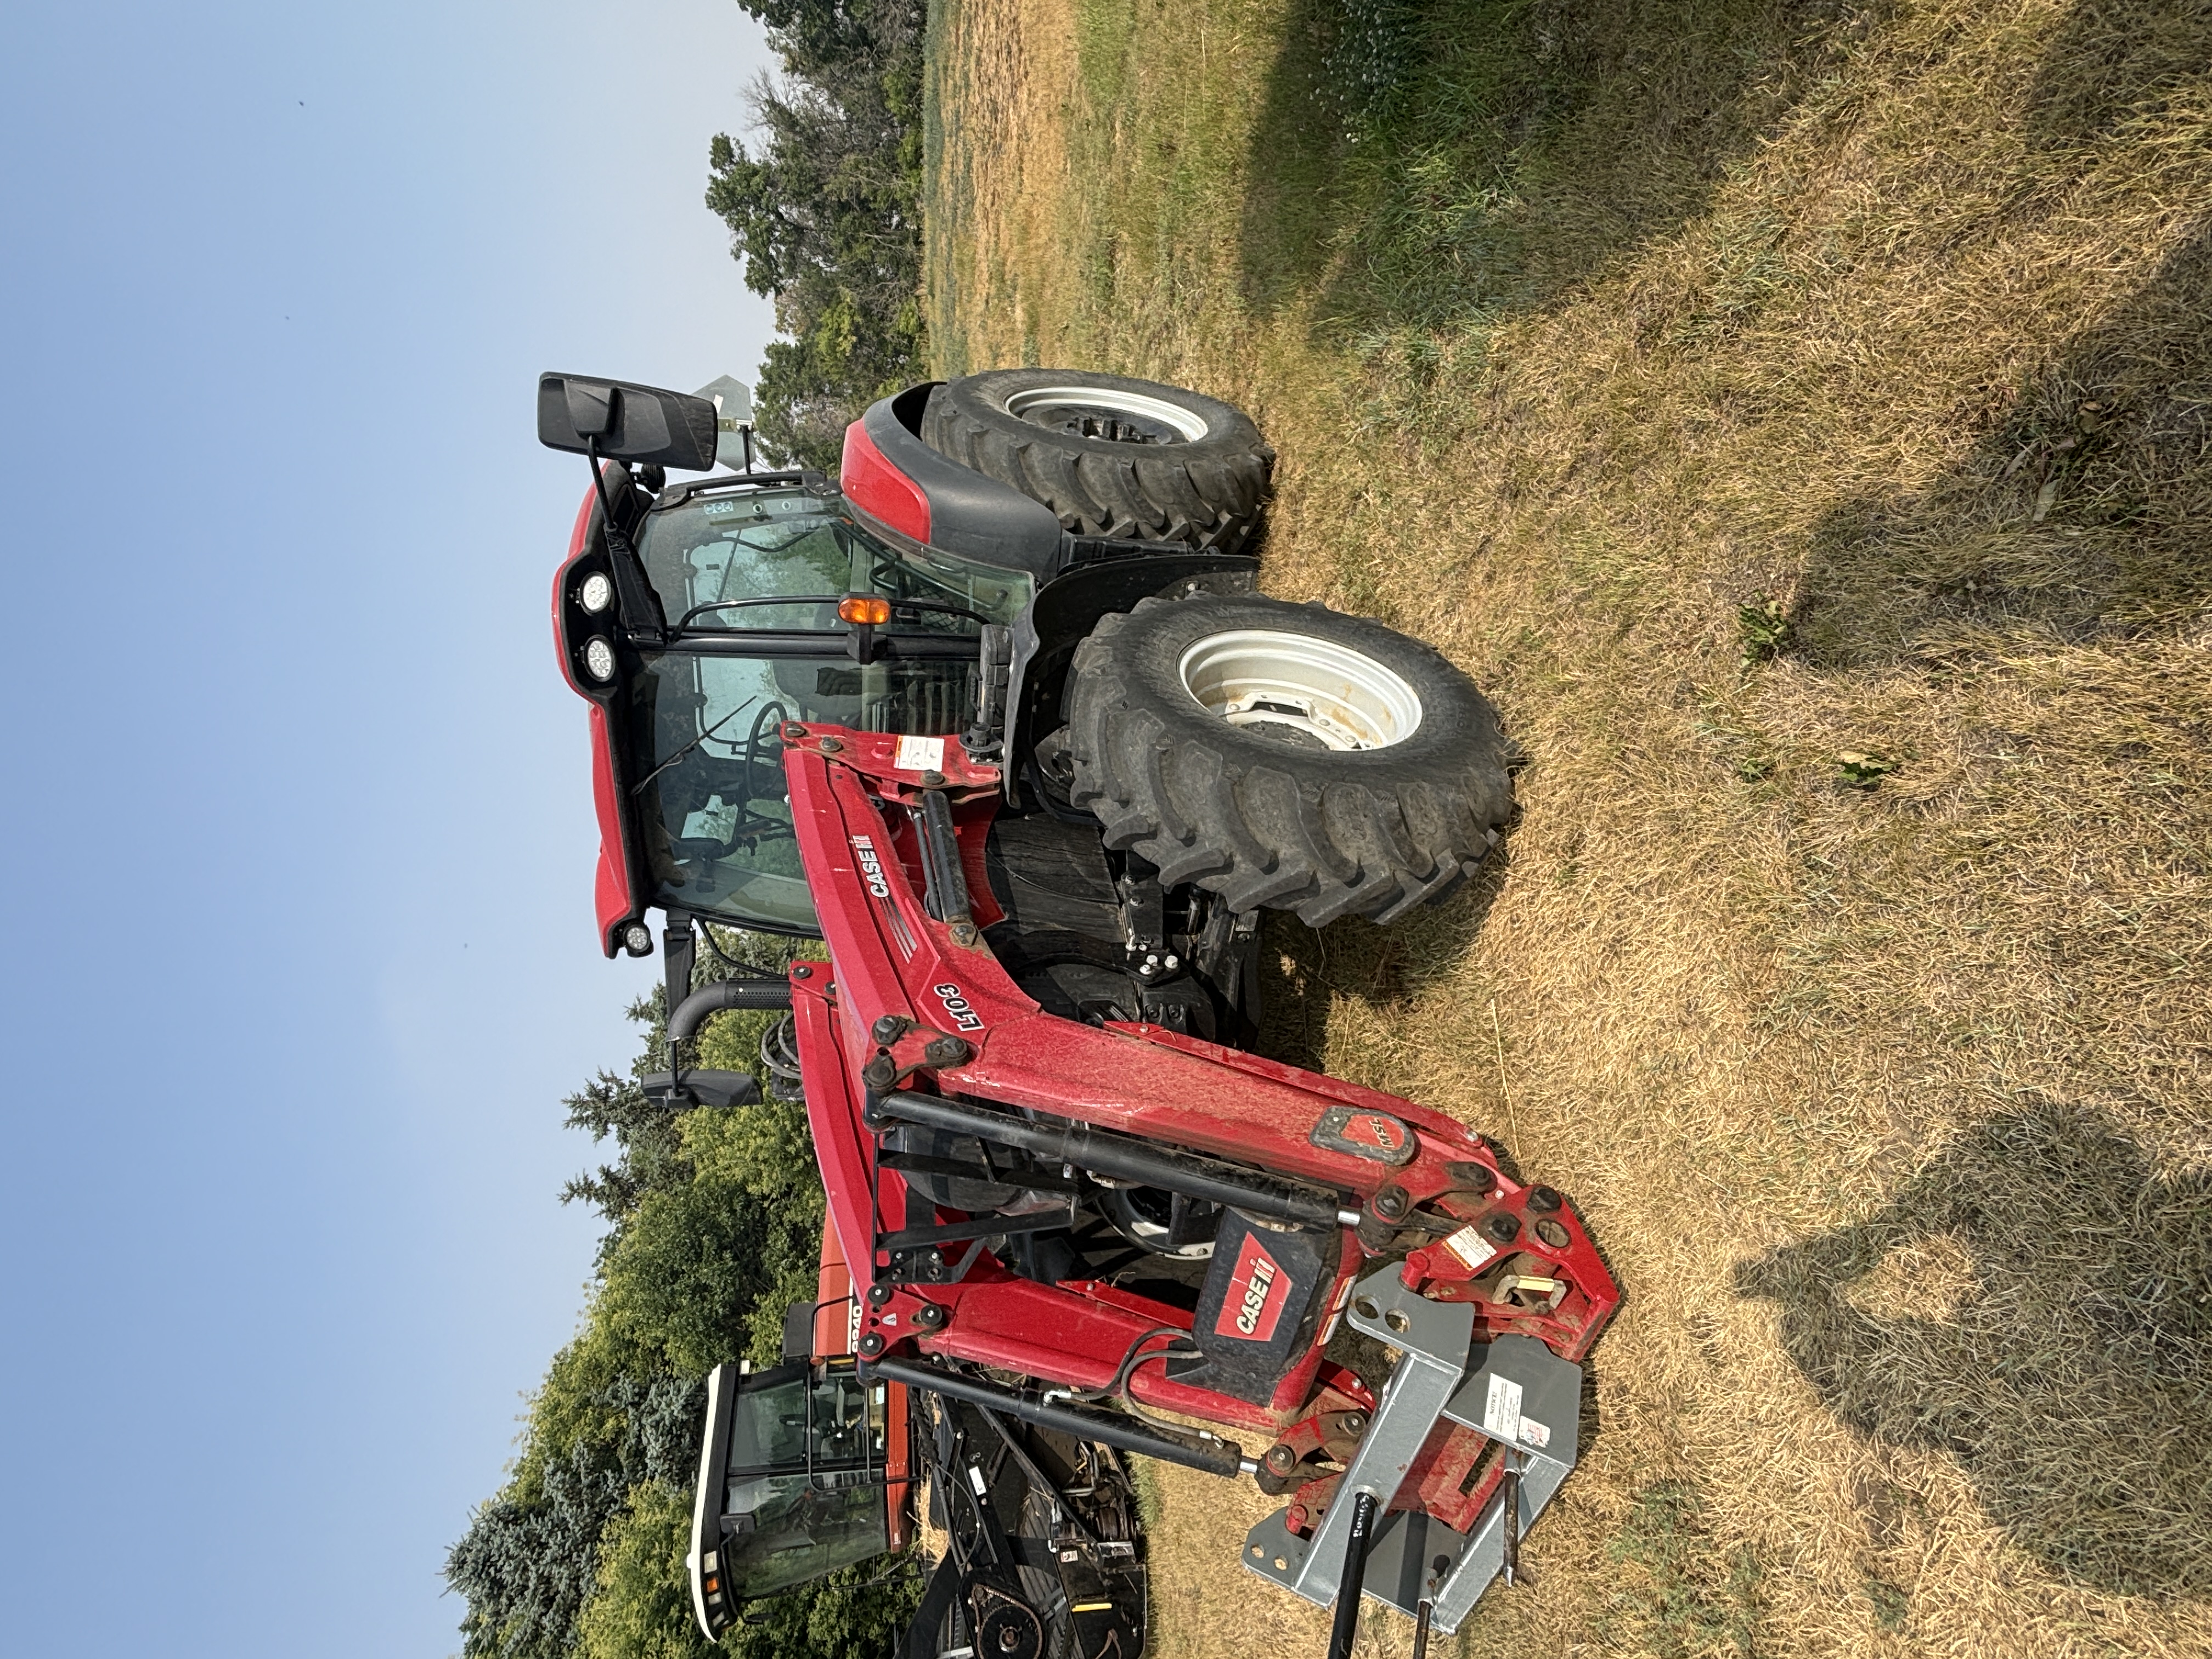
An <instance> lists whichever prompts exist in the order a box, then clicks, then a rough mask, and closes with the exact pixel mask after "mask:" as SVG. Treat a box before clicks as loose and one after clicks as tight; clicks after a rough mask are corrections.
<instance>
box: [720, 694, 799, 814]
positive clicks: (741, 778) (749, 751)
mask: <svg viewBox="0 0 2212 1659" xmlns="http://www.w3.org/2000/svg"><path fill="white" fill-rule="evenodd" d="M771 714H772V715H774V716H775V730H776V733H777V735H776V737H775V739H774V741H775V744H776V746H777V747H778V748H781V747H782V746H783V737H782V732H783V723H784V722H785V721H786V720H789V719H790V718H791V711H790V710H789V709H788V708H785V707H784V706H783V705H782V704H781V703H780V702H766V703H763V704H762V705H761V709H760V713H758V714H755V715H754V716H753V724H752V730H750V732H746V733H745V747H744V755H743V757H741V759H740V760H739V762H738V787H737V795H738V799H737V803H736V805H737V809H738V827H737V829H735V830H733V831H732V833H731V836H730V840H731V842H732V843H733V844H734V843H735V842H737V841H738V838H739V837H740V836H743V835H744V832H745V830H746V829H747V828H748V825H747V823H746V820H747V819H749V818H752V817H759V816H760V815H759V814H757V813H755V812H754V811H752V810H751V801H752V788H753V763H754V761H755V759H756V758H757V757H758V756H759V754H760V751H761V728H762V727H763V726H766V725H767V724H768V723H769V716H770V715H771ZM762 826H763V827H762V829H761V830H759V831H757V832H756V835H755V837H754V838H755V839H756V840H757V839H759V837H760V836H761V835H768V836H771V837H773V836H774V834H775V831H776V830H779V829H781V830H782V831H783V832H784V833H785V834H786V835H788V834H790V833H791V829H790V826H789V825H788V824H781V823H776V822H775V819H773V818H765V817H763V818H762Z"/></svg>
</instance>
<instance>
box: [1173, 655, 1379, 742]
mask: <svg viewBox="0 0 2212 1659" xmlns="http://www.w3.org/2000/svg"><path fill="white" fill-rule="evenodd" d="M1177 671H1178V672H1179V673H1180V674H1181V676H1182V684H1183V689H1184V690H1187V691H1188V692H1189V693H1190V695H1191V696H1192V697H1194V699H1195V700H1196V701H1197V702H1198V703H1199V704H1200V707H1202V708H1208V709H1211V710H1212V712H1213V713H1214V714H1218V715H1219V716H1220V717H1221V718H1222V719H1223V720H1226V721H1228V722H1229V724H1230V725H1231V726H1242V727H1243V728H1244V729H1245V730H1247V731H1249V732H1252V733H1253V734H1254V735H1255V736H1258V737H1264V738H1269V739H1271V740H1272V741H1274V742H1277V743H1280V744H1284V745H1285V746H1286V747H1293V748H1300V749H1331V750H1358V749H1387V748H1389V747H1390V745H1391V744H1396V743H1403V742H1404V741H1405V740H1406V739H1407V738H1409V737H1411V736H1412V735H1413V732H1414V731H1415V730H1416V729H1417V728H1418V727H1419V726H1420V723H1421V699H1420V696H1419V693H1418V692H1416V691H1415V690H1413V687H1412V686H1411V685H1409V684H1407V683H1406V681H1405V679H1404V678H1403V677H1401V675H1400V674H1399V673H1398V672H1397V671H1395V669H1392V668H1391V667H1389V665H1387V664H1384V663H1382V662H1378V661H1377V660H1376V659H1374V658H1372V657H1370V656H1368V655H1367V654H1366V653H1364V652H1360V651H1355V650H1352V648H1351V647H1347V646H1342V645H1339V644H1337V643H1336V642H1335V641H1333V640H1321V639H1314V638H1311V637H1310V636H1309V635H1303V634H1287V633H1281V632H1278V631H1276V630H1274V629H1257V628H1244V629H1233V630H1231V631H1230V632H1227V633H1222V634H1210V635H1207V636H1206V638H1204V639H1202V640H1200V641H1196V642H1195V643H1194V644H1193V645H1191V646H1190V647H1188V649H1186V650H1185V651H1184V652H1183V653H1182V661H1181V663H1180V664H1179V665H1177Z"/></svg>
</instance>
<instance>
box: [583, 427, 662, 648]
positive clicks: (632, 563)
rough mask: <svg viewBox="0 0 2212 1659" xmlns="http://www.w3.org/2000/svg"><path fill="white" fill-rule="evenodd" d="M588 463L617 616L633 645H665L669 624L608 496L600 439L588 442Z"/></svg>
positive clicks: (590, 438) (592, 439)
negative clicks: (603, 531) (611, 568)
mask: <svg viewBox="0 0 2212 1659" xmlns="http://www.w3.org/2000/svg"><path fill="white" fill-rule="evenodd" d="M584 459H585V460H586V461H587V462H589V463H590V464H591V468H592V489H595V490H597V491H598V492H599V522H600V523H601V524H602V525H604V526H605V533H606V538H607V554H608V562H609V563H610V564H611V565H612V566H613V567H614V578H615V599H616V605H615V610H616V612H617V615H619V616H620V617H621V618H622V622H623V627H624V628H625V629H627V630H628V631H629V636H630V639H631V641H632V642H633V643H635V644H641V645H656V646H657V645H661V644H664V643H665V641H667V638H668V622H667V619H666V617H664V616H663V615H662V614H661V611H660V602H659V599H657V598H656V597H655V596H654V594H653V587H652V585H651V584H650V583H649V582H647V580H645V575H644V564H643V562H642V561H641V560H640V559H639V558H638V556H637V549H636V548H635V546H633V545H632V544H631V543H630V539H629V532H628V531H626V530H624V529H623V527H622V526H621V524H620V523H618V522H617V520H616V518H615V504H614V498H613V497H612V496H611V495H608V494H607V480H606V474H605V471H604V469H602V468H601V466H600V465H599V440H598V439H597V438H596V437H587V438H586V439H585V440H584Z"/></svg>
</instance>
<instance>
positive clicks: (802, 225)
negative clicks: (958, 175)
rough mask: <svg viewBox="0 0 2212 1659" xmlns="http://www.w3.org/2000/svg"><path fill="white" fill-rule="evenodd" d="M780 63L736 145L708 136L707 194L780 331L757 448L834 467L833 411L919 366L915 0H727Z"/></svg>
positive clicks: (845, 410) (761, 397) (758, 399)
mask: <svg viewBox="0 0 2212 1659" xmlns="http://www.w3.org/2000/svg"><path fill="white" fill-rule="evenodd" d="M738 3H739V4H741V5H743V6H744V9H746V10H747V11H749V12H750V13H752V14H753V15H755V16H757V17H758V18H760V19H761V20H762V21H763V22H764V23H766V24H767V25H768V28H769V43H770V45H771V46H773V47H774V48H775V51H776V52H777V54H778V55H779V57H780V58H781V60H782V64H783V72H782V74H781V76H779V77H777V78H775V79H773V80H770V79H766V78H763V82H761V83H760V84H759V85H758V86H757V87H756V88H754V89H753V112H754V117H755V120H756V124H757V131H756V132H755V134H754V135H753V137H752V138H751V140H750V143H738V141H736V140H734V139H732V138H731V137H728V136H727V135H726V134H722V135H718V136H717V137H715V139H714V143H713V144H712V146H711V147H710V149H709V152H708V167H709V178H708V185H707V205H708V207H709V208H711V209H712V210H714V212H715V213H717V214H719V215H720V216H721V219H722V222H724V223H725V224H726V225H728V226H729V228H730V240H731V251H732V253H733V254H734V255H735V256H736V257H737V258H739V259H741V260H743V261H744V268H745V285H746V286H747V287H748V288H750V289H752V290H753V292H754V293H756V294H760V295H767V296H769V297H772V298H773V299H774V300H775V320H776V327H777V329H778V331H780V332H781V334H783V335H784V336H785V338H782V339H779V340H776V341H774V342H772V343H770V344H769V348H768V351H767V354H766V356H765V358H764V360H763V362H762V365H761V368H760V373H759V377H758V383H757V386H755V388H754V398H753V400H754V404H755V407H756V410H757V419H758V421H759V437H760V440H761V443H762V447H763V450H764V451H765V452H766V453H768V455H769V459H772V460H775V461H778V462H786V463H790V462H795V463H798V464H799V465H807V466H817V467H820V468H822V469H823V470H824V471H830V472H834V471H836V466H837V459H838V454H839V452H840V449H841V447H842V443H843V438H844V431H845V427H846V424H847V423H848V422H850V421H851V420H853V419H854V417H855V416H858V415H859V413H860V410H862V409H863V408H865V407H866V405H867V404H870V403H872V402H873V401H874V400H875V399H876V398H879V397H882V396H884V394H885V393H886V392H896V391H897V390H899V389H900V388H901V387H902V386H908V385H911V384H912V383H913V382H915V380H921V379H924V378H926V375H927V369H926V368H925V357H926V351H927V339H926V337H925V331H924V329H923V325H922V320H921V87H922V32H923V26H924V23H925V21H926V17H925V4H924V0H738Z"/></svg>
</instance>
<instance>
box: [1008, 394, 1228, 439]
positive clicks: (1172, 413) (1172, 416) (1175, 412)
mask: <svg viewBox="0 0 2212 1659" xmlns="http://www.w3.org/2000/svg"><path fill="white" fill-rule="evenodd" d="M1051 404H1080V405H1081V406H1082V407H1084V408H1085V409H1104V410H1112V411H1113V412H1114V413H1115V414H1117V415H1133V416H1137V417H1138V418H1139V420H1146V421H1158V422H1159V423H1160V424H1161V425H1162V426H1167V427H1172V428H1175V429H1176V431H1177V432H1180V433H1181V434H1182V438H1183V441H1184V442H1185V443H1196V442H1197V441H1199V440H1200V438H1203V437H1204V436H1205V435H1206V421H1205V417H1204V416H1200V414H1199V413H1198V412H1197V411H1196V410H1189V409H1185V408H1184V407H1183V406H1182V404H1171V403H1169V402H1168V401H1166V400H1165V399H1164V398H1150V397H1147V396H1146V395H1145V394H1144V393H1143V392H1123V391H1121V390H1119V389H1117V388H1115V387H1111V386H1033V387H1031V388H1030V390H1029V391H1027V392H1015V393H1014V394H1013V396H1012V397H1011V398H1007V399H1006V413H1007V414H1009V415H1012V416H1015V417H1016V418H1017V419H1018V420H1027V419H1028V418H1029V411H1030V410H1032V409H1042V408H1047V407H1048V406H1050V405H1051Z"/></svg>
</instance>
